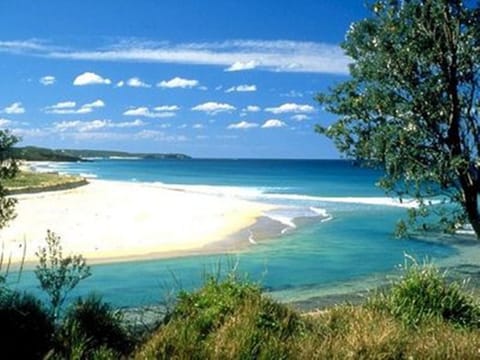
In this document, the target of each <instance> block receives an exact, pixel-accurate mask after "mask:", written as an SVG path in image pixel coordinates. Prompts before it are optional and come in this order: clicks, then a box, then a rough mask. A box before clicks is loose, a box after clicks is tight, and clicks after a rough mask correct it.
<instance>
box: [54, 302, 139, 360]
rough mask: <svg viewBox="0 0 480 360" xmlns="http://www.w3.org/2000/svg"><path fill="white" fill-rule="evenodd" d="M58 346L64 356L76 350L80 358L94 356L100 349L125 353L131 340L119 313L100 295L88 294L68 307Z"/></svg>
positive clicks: (103, 351)
mask: <svg viewBox="0 0 480 360" xmlns="http://www.w3.org/2000/svg"><path fill="white" fill-rule="evenodd" d="M59 347H60V351H61V352H62V353H64V355H65V356H66V355H70V356H71V355H72V354H71V352H72V351H73V350H75V352H76V353H77V354H80V355H81V356H80V358H82V359H89V358H92V359H93V358H96V357H98V353H99V352H102V353H105V352H112V353H117V354H126V353H128V352H129V351H130V350H131V347H132V341H131V339H130V336H129V335H128V333H127V331H126V330H125V329H124V327H123V324H122V316H121V313H120V312H118V311H115V310H113V309H112V308H111V306H110V305H109V304H108V303H105V302H103V301H102V300H101V298H100V297H98V296H95V295H90V296H88V297H87V298H85V299H78V300H77V301H76V302H75V303H73V304H72V305H71V306H70V307H69V308H68V309H67V311H66V313H65V317H64V319H63V324H62V326H61V328H60V330H59ZM96 353H97V355H95V354H96ZM70 356H68V357H70Z"/></svg>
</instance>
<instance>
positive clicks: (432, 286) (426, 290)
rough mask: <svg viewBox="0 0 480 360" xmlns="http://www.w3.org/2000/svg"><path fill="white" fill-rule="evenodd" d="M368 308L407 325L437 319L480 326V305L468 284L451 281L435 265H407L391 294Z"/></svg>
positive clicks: (372, 299)
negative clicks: (383, 312)
mask: <svg viewBox="0 0 480 360" xmlns="http://www.w3.org/2000/svg"><path fill="white" fill-rule="evenodd" d="M411 260H413V259H411ZM368 306H371V307H373V308H375V309H378V310H385V311H388V312H389V313H391V314H392V315H393V316H395V317H397V318H399V319H400V320H401V321H402V322H403V323H404V324H406V325H407V326H413V327H417V326H419V325H420V324H422V323H424V322H426V321H432V319H433V320H435V319H437V320H442V321H447V322H451V323H453V324H455V325H457V326H462V327H468V328H479V327H480V304H478V303H477V302H476V301H475V300H474V299H473V297H472V296H471V295H470V294H469V293H468V292H467V291H466V289H465V284H459V283H457V282H448V281H447V280H446V278H445V274H444V273H443V274H442V273H441V272H440V271H439V270H438V269H437V268H436V267H434V266H433V265H431V264H425V265H419V264H418V263H416V262H415V261H413V262H412V263H411V264H409V263H407V262H406V263H405V267H404V269H403V275H402V277H401V278H400V279H399V280H398V281H396V282H394V283H393V285H392V287H391V289H389V290H388V291H387V292H383V293H382V292H380V293H378V294H377V295H376V296H374V297H373V298H371V299H370V301H369V304H368Z"/></svg>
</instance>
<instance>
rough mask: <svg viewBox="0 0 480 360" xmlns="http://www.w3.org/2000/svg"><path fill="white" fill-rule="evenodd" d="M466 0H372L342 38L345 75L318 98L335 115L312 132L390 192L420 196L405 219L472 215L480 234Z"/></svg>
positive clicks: (445, 223) (476, 66)
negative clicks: (380, 173) (377, 173)
mask: <svg viewBox="0 0 480 360" xmlns="http://www.w3.org/2000/svg"><path fill="white" fill-rule="evenodd" d="M469 3H470V5H464V4H463V2H462V1H461V0H404V1H394V0H383V1H377V2H375V3H374V4H373V5H372V6H371V10H372V17H370V18H367V19H365V20H362V21H359V22H357V23H354V24H352V26H351V28H350V30H349V31H348V33H347V35H346V40H345V42H344V43H343V44H342V47H343V49H344V50H345V51H346V54H347V55H348V56H350V57H351V59H352V64H351V65H350V74H351V77H350V79H349V80H347V81H345V82H343V83H341V84H339V85H337V86H336V87H334V88H332V89H330V90H329V92H327V93H324V94H319V95H318V96H317V99H318V101H319V102H320V103H321V104H323V105H324V106H325V109H326V110H327V111H329V112H331V113H334V114H336V115H338V119H337V120H336V121H335V122H334V123H333V124H332V125H330V126H328V127H326V126H320V125H317V127H316V131H318V132H319V133H322V134H325V135H326V136H328V137H330V138H332V139H333V140H334V142H335V144H336V145H337V147H338V149H339V150H340V151H341V152H343V153H344V154H346V156H347V157H350V158H355V159H358V160H361V161H362V162H364V163H365V164H367V165H371V166H381V167H382V168H383V169H384V171H385V176H384V177H383V178H382V179H381V180H380V182H379V185H380V186H381V187H382V188H384V189H385V190H386V191H387V192H390V193H394V194H396V195H397V196H399V197H400V199H402V198H403V197H406V196H408V197H413V198H415V199H417V200H418V202H419V207H418V208H416V209H411V210H409V212H410V222H411V223H417V224H420V225H421V226H422V227H423V228H430V225H431V221H430V220H428V219H427V217H429V216H430V217H429V219H432V217H431V216H434V219H435V223H436V225H440V226H441V227H442V229H444V230H454V229H455V228H456V227H458V225H459V224H464V223H466V222H469V223H470V224H471V226H472V228H473V230H474V231H475V233H476V235H477V237H478V238H480V213H479V204H478V195H479V192H480V118H479V116H480V115H479V111H480V90H479V86H480V84H479V80H480V6H479V5H477V6H473V5H472V1H470V2H469ZM432 198H437V199H440V202H441V204H440V205H435V206H430V205H431V202H430V199H432ZM421 222H423V223H421ZM402 224H403V226H405V224H404V223H402Z"/></svg>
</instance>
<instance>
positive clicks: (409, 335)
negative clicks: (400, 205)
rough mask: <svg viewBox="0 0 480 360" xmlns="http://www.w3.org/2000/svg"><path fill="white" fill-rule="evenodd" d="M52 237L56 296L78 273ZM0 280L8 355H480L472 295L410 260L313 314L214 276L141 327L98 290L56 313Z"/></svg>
mask: <svg viewBox="0 0 480 360" xmlns="http://www.w3.org/2000/svg"><path fill="white" fill-rule="evenodd" d="M49 236H50V237H48V239H50V238H52V233H49ZM54 238H55V239H57V237H54ZM58 239H59V238H58ZM52 244H53V245H54V246H53V247H52V249H53V251H50V250H52V249H50V248H49V249H50V250H48V251H47V252H44V253H43V255H42V256H41V257H40V260H41V261H40V263H41V264H40V265H39V266H37V268H36V271H35V273H36V275H37V277H39V275H42V276H40V278H41V279H43V280H48V281H46V282H45V281H44V282H43V283H42V289H43V290H45V291H47V293H48V294H49V296H50V297H51V298H52V299H55V295H57V294H66V293H67V292H69V291H70V290H71V289H72V288H73V287H74V285H73V286H72V285H71V280H78V281H80V280H81V279H82V278H83V275H82V273H81V272H80V271H79V269H80V268H79V267H78V266H77V267H75V266H72V264H74V263H75V261H74V259H73V260H72V258H70V257H68V258H63V257H62V256H61V247H59V246H58V245H59V244H58V242H55V243H52ZM50 245H51V244H50V243H49V246H50ZM42 259H43V261H42ZM57 260H58V261H57ZM72 261H73V262H72ZM49 262H52V264H50V265H48V264H49ZM5 279H6V277H3V281H4V282H3V285H2V283H1V282H0V347H1V349H2V356H4V357H5V358H8V359H10V358H11V359H79V360H80V359H82V360H83V359H87V360H88V359H142V360H143V359H309V360H310V359H477V358H480V305H479V303H478V299H477V298H475V297H473V296H472V294H471V293H470V292H469V291H468V290H467V289H466V288H465V284H464V283H452V282H448V281H447V280H446V278H445V276H444V274H442V273H440V272H439V270H438V269H436V268H435V267H433V266H430V265H418V264H416V263H415V262H414V263H413V264H409V265H408V266H406V267H405V269H404V272H403V275H402V276H401V277H400V278H399V279H398V280H397V281H395V282H394V283H393V284H392V286H391V287H390V288H388V289H386V290H383V291H380V292H376V293H372V294H371V295H370V297H369V298H368V299H366V302H365V303H364V304H363V305H360V306H352V305H341V306H336V307H332V308H329V309H326V310H323V311H318V312H316V313H311V314H302V313H299V312H297V311H295V310H293V309H291V308H289V307H288V306H286V305H284V304H280V303H278V302H276V301H274V300H272V299H271V298H269V297H267V296H265V295H263V294H262V291H261V287H260V286H259V285H257V284H254V283H251V282H248V281H244V280H241V279H239V278H238V277H236V276H235V275H234V274H231V275H228V276H226V277H225V278H222V279H219V278H218V277H211V278H209V279H208V280H207V281H206V282H205V284H204V285H203V287H202V288H200V289H198V290H196V291H193V292H185V291H184V292H180V293H179V294H178V296H177V298H176V301H175V303H174V304H173V307H172V308H171V310H170V311H169V312H168V313H167V315H166V317H164V318H158V320H157V321H158V322H157V325H156V326H155V327H154V328H153V329H152V327H148V329H147V328H144V329H145V331H143V332H139V331H138V330H139V329H138V327H137V328H135V327H132V326H131V324H130V325H129V324H127V323H126V322H125V321H124V318H123V315H122V314H123V313H122V312H119V311H118V310H115V309H113V308H112V307H111V306H110V305H109V304H107V303H105V302H103V301H102V300H101V299H100V298H98V297H97V296H88V297H86V298H79V299H77V300H76V301H73V302H72V303H71V304H70V305H69V306H68V307H67V308H66V309H62V310H61V311H60V312H58V311H57V310H58V309H59V308H58V307H56V306H55V302H54V301H51V302H50V304H49V303H48V302H44V301H41V300H40V299H38V298H36V297H34V296H32V295H29V294H25V293H21V292H18V291H16V290H14V289H10V288H9V287H8V285H6V283H5ZM78 281H77V282H78ZM52 296H53V297H52ZM26 343H28V346H25V344H26Z"/></svg>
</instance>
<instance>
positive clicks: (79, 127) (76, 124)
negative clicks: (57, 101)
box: [54, 120, 108, 132]
mask: <svg viewBox="0 0 480 360" xmlns="http://www.w3.org/2000/svg"><path fill="white" fill-rule="evenodd" d="M107 123H108V121H107V120H92V121H80V120H74V121H61V122H57V123H55V124H54V128H55V130H57V131H59V132H64V131H67V130H74V131H80V132H88V131H92V130H98V129H102V128H104V127H106V126H107Z"/></svg>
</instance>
